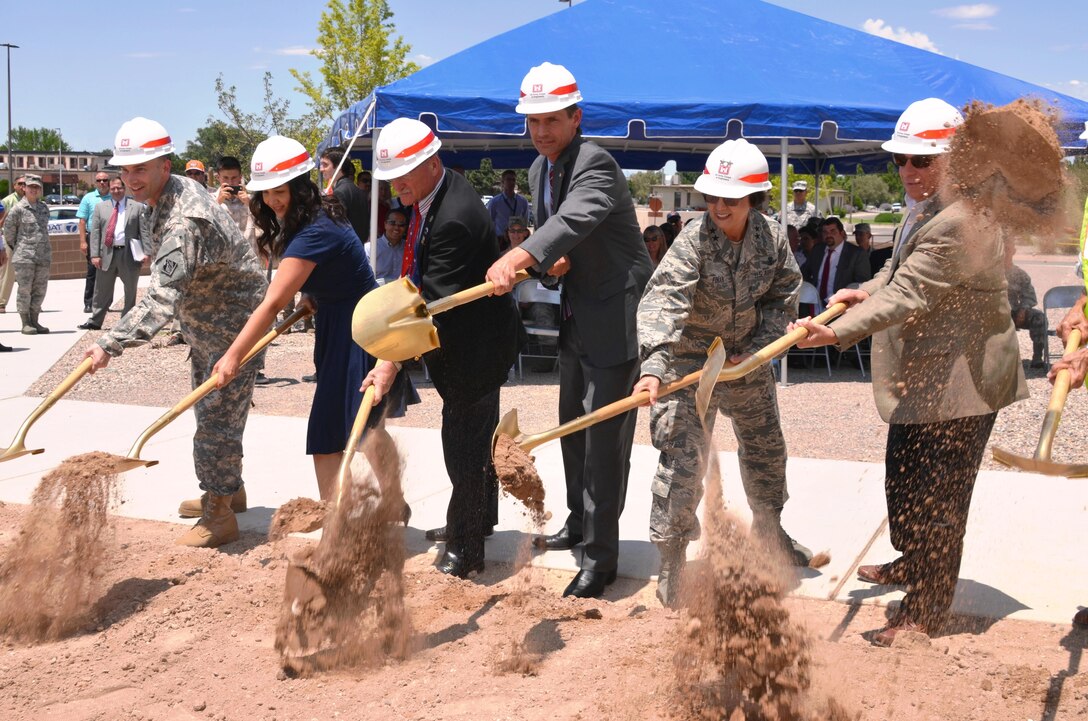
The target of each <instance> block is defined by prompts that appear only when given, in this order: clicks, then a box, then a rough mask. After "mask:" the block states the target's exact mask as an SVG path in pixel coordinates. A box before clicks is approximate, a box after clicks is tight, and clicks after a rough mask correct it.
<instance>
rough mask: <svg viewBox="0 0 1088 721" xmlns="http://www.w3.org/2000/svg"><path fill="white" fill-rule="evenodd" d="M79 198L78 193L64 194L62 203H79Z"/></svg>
mask: <svg viewBox="0 0 1088 721" xmlns="http://www.w3.org/2000/svg"><path fill="white" fill-rule="evenodd" d="M79 200H80V198H79V196H78V195H66V196H64V204H65V205H79Z"/></svg>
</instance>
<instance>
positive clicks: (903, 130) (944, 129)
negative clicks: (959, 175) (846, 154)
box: [880, 98, 963, 155]
mask: <svg viewBox="0 0 1088 721" xmlns="http://www.w3.org/2000/svg"><path fill="white" fill-rule="evenodd" d="M962 124H963V116H962V115H960V111H958V110H956V109H955V108H954V107H952V106H951V105H949V104H948V103H946V102H945V101H943V100H941V99H940V98H926V99H925V100H918V101H916V102H913V103H911V104H910V105H909V106H908V107H907V109H906V110H904V111H903V114H902V115H900V116H899V121H898V122H897V123H896V124H895V132H894V133H893V134H892V139H891V140H889V141H887V142H885V143H884V144H883V145H881V146H880V147H882V148H884V149H885V150H887V151H888V152H889V153H903V154H905V155H939V154H940V153H944V152H947V150H948V146H949V144H950V143H951V142H952V136H953V135H955V133H956V128H957V127H959V126H960V125H962Z"/></svg>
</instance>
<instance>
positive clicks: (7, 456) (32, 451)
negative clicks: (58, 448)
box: [0, 443, 45, 463]
mask: <svg viewBox="0 0 1088 721" xmlns="http://www.w3.org/2000/svg"><path fill="white" fill-rule="evenodd" d="M44 452H45V449H44V448H27V447H26V446H24V445H23V444H22V443H17V444H15V445H13V446H9V447H8V448H5V449H4V450H3V452H0V463H3V462H4V461H10V460H12V459H14V458H18V457H19V456H28V455H29V456H36V455H38V454H39V453H44Z"/></svg>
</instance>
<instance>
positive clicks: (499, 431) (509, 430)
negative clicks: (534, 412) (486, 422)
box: [491, 408, 524, 457]
mask: <svg viewBox="0 0 1088 721" xmlns="http://www.w3.org/2000/svg"><path fill="white" fill-rule="evenodd" d="M499 436H507V437H509V438H511V439H513V441H514V443H520V442H521V440H522V438H524V434H523V433H522V432H521V429H520V428H518V409H517V408H511V409H510V410H508V411H507V412H506V415H504V416H503V417H502V418H501V419H500V420H499V425H497V426H495V432H494V433H492V434H491V456H492V457H494V456H495V448H496V447H497V446H498V445H499Z"/></svg>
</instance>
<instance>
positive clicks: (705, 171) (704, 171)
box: [703, 167, 710, 175]
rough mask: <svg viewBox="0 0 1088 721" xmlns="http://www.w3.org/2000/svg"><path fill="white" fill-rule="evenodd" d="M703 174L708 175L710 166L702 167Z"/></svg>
mask: <svg viewBox="0 0 1088 721" xmlns="http://www.w3.org/2000/svg"><path fill="white" fill-rule="evenodd" d="M703 175H710V168H707V167H704V168H703Z"/></svg>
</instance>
